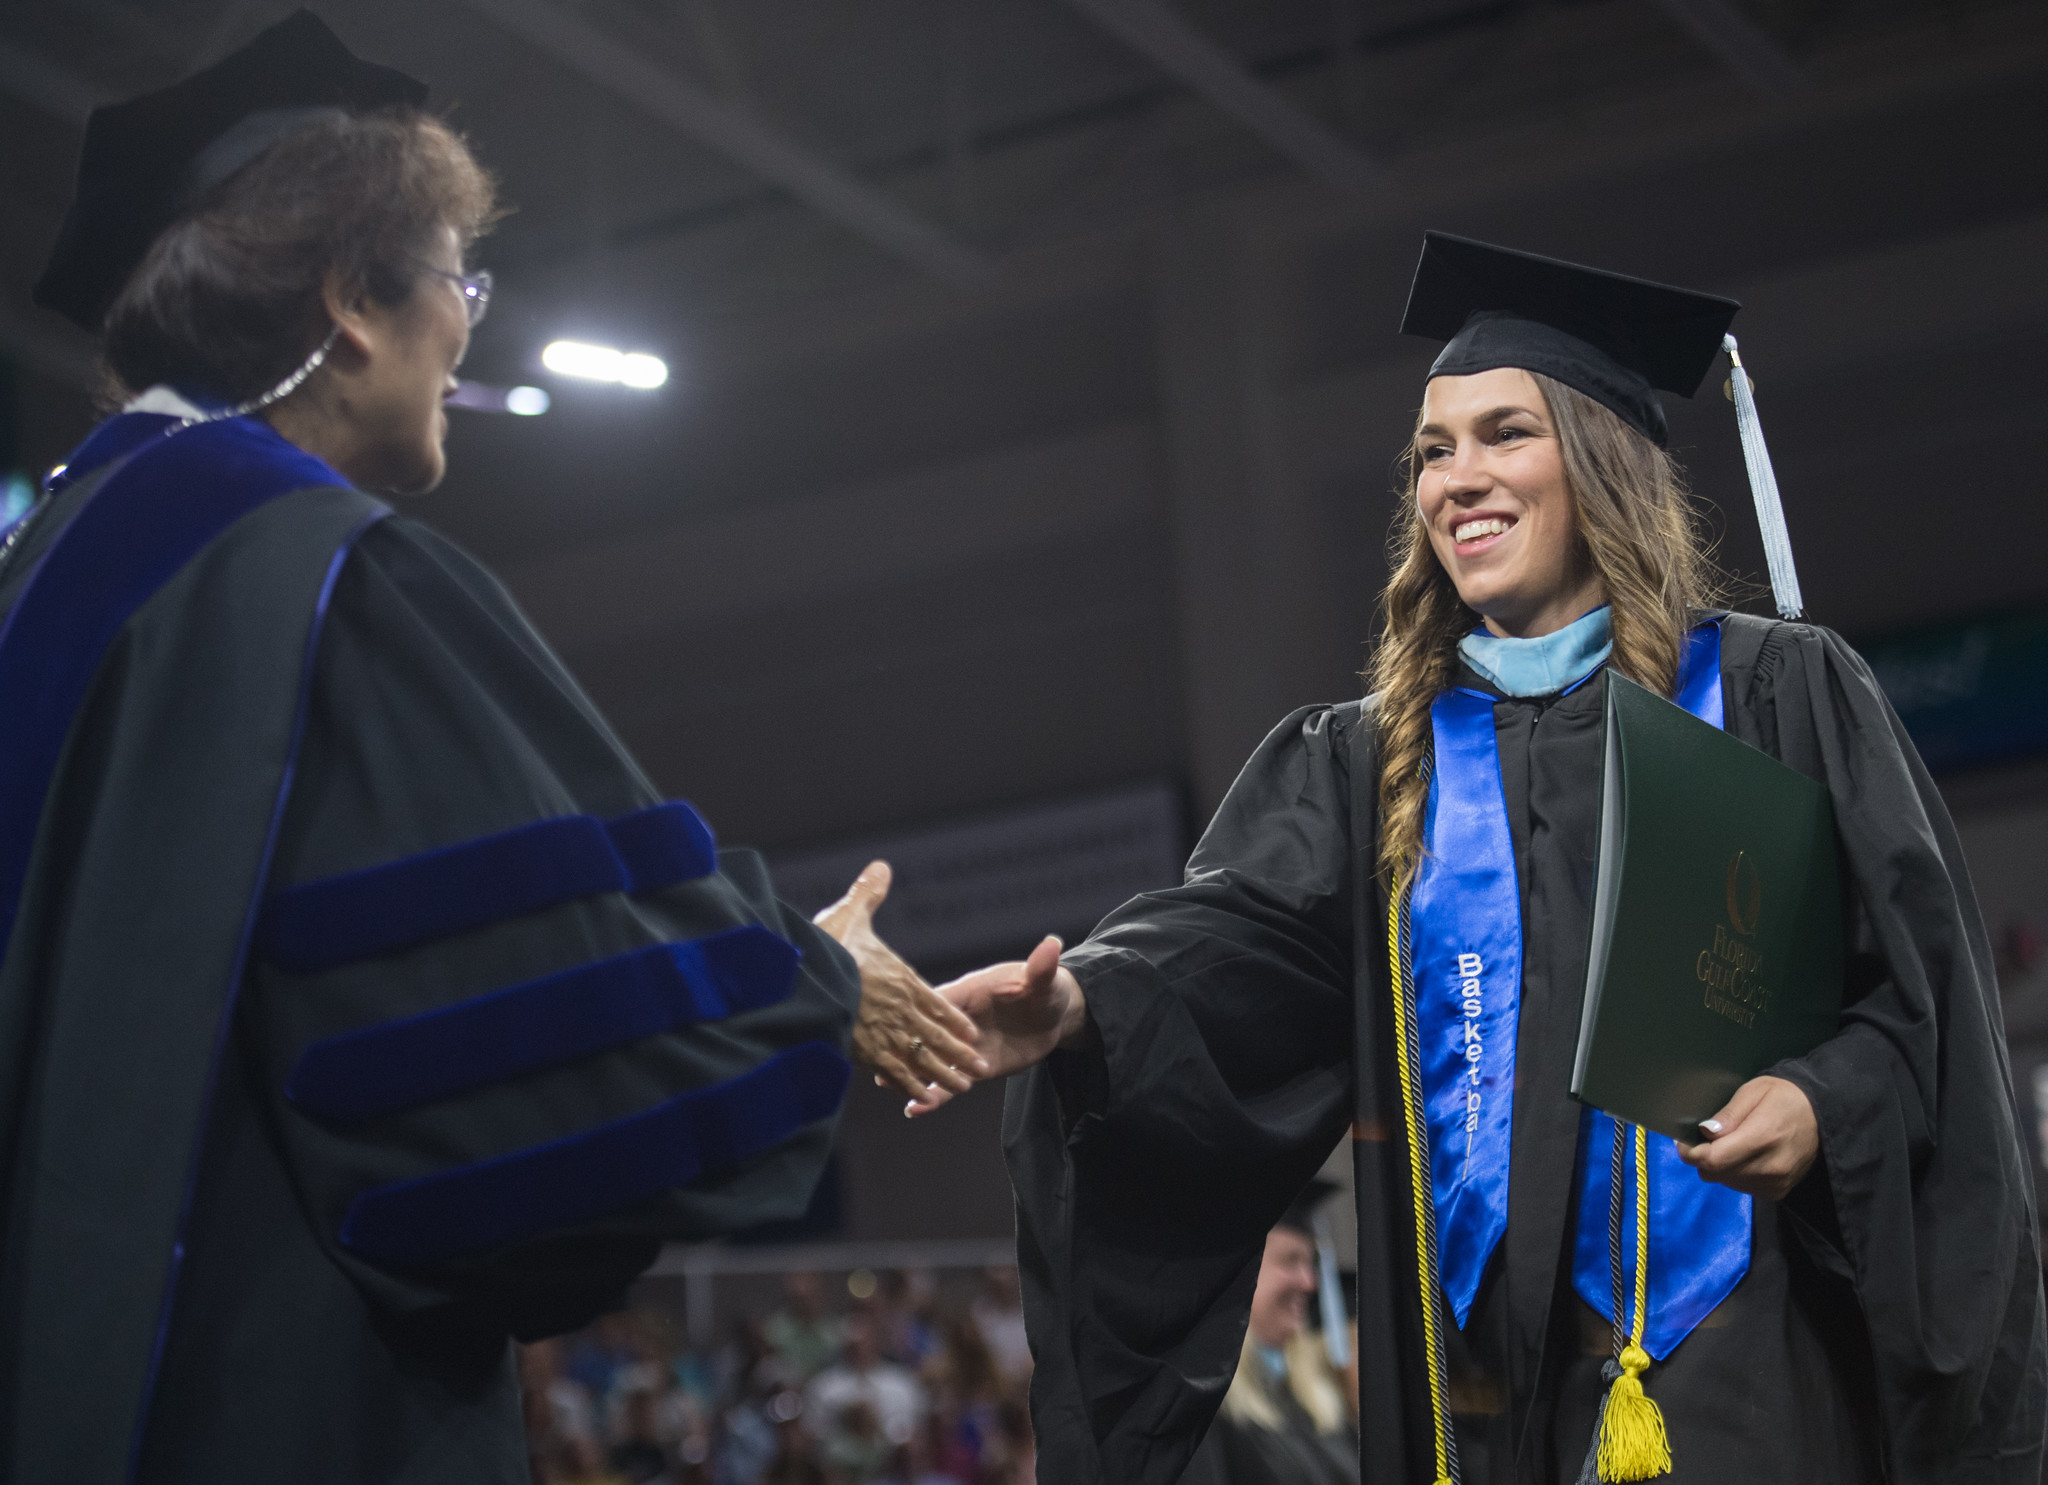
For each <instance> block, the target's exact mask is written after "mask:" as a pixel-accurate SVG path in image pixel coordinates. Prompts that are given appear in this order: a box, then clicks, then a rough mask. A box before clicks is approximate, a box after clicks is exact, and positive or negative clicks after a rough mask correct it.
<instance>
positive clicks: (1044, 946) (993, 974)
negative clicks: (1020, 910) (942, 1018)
mask: <svg viewBox="0 0 2048 1485" xmlns="http://www.w3.org/2000/svg"><path fill="white" fill-rule="evenodd" d="M1063 947H1064V946H1063V945H1062V944H1061V943H1060V941H1059V940H1058V939H1056V938H1053V937H1050V936H1048V937H1046V938H1045V939H1044V940H1043V941H1041V942H1040V943H1039V945H1038V947H1037V948H1035V949H1033V950H1032V951H1031V955H1030V957H1029V958H1027V959H1012V960H1010V961H1008V962H1007V963H1003V964H991V965H990V966H989V967H988V968H987V969H977V970H975V971H974V972H973V973H972V974H966V975H962V976H961V977H960V978H959V979H957V980H954V981H952V982H951V983H950V984H945V985H941V986H939V994H941V995H943V996H944V997H945V998H946V999H947V1000H949V1001H951V1002H952V1003H953V1005H954V1006H955V1007H956V1008H958V1009H959V1010H962V1011H964V1012H966V1013H967V1017H968V1019H969V1020H971V1021H972V1022H973V1023H974V1029H975V1030H976V1032H978V1033H979V1035H978V1036H977V1038H976V1040H975V1044H974V1045H975V1050H976V1051H978V1052H979V1053H980V1054H981V1060H982V1062H983V1063H984V1064H986V1066H987V1071H985V1072H983V1073H982V1074H981V1075H980V1076H981V1077H983V1078H1000V1077H1007V1076H1008V1075H1009V1074H1011V1073H1013V1072H1022V1071H1023V1070H1024V1069H1025V1068H1027V1067H1030V1066H1031V1065H1032V1064H1033V1063H1035V1062H1038V1061H1040V1060H1041V1059H1043V1058H1044V1057H1045V1055H1046V1054H1047V1053H1049V1052H1051V1051H1052V1050H1053V1049H1054V1048H1055V1047H1060V1046H1068V1045H1071V1044H1072V1043H1074V1042H1075V1041H1077V1040H1078V1039H1079V1038H1080V1036H1081V1034H1082V1033H1083V1032H1084V1031H1085V1030H1086V1029H1087V1026H1088V1001H1087V998H1086V997H1085V996H1084V995H1082V993H1081V982H1080V981H1079V980H1077V979H1075V978H1074V976H1073V973H1072V972H1071V971H1070V970H1065V969H1062V968H1061V967H1060V950H1061V949H1062V948H1063ZM934 1106H936V1105H934ZM907 1112H909V1113H911V1114H920V1113H925V1112H928V1110H926V1109H923V1108H912V1109H910V1110H908V1111H907Z"/></svg>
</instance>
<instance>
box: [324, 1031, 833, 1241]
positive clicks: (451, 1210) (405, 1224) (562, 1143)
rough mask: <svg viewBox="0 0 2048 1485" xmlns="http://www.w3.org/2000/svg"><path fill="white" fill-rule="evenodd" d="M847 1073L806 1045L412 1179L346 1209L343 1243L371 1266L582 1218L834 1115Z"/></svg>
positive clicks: (821, 1049) (827, 1052)
mask: <svg viewBox="0 0 2048 1485" xmlns="http://www.w3.org/2000/svg"><path fill="white" fill-rule="evenodd" d="M850 1072H851V1069H850V1068H849V1067H848V1066H847V1064H846V1060H845V1059H844V1058H843V1057H841V1056H840V1055H839V1053H838V1052H837V1051H835V1050H834V1049H833V1048H832V1047H830V1046H828V1045H826V1044H825V1043H824V1042H805V1043H803V1044H802V1045H801V1046H796V1047H791V1048H790V1049H789V1050H787V1051H785V1052H781V1053H778V1054H777V1055H776V1056H774V1057H771V1058H770V1059H768V1061H766V1062H764V1063H762V1064H761V1065H760V1066H759V1067H757V1068H755V1069H754V1070H753V1071H751V1072H749V1073H746V1074H744V1075H742V1076H740V1077H737V1078H734V1079H732V1080H731V1081H729V1082H724V1083H714V1084H713V1085H711V1086H710V1087H708V1088H700V1089H697V1090H696V1091H695V1092H692V1093H685V1094H682V1095H681V1096H679V1097H676V1098H672V1099H669V1100H668V1101H667V1102H665V1103H661V1104H657V1105H656V1106H655V1107H654V1108H651V1109H649V1110H647V1111H646V1112H645V1113H641V1114H634V1115H632V1116H631V1117H629V1118H625V1119H619V1120H616V1121H614V1122H613V1123H610V1124H605V1125H601V1126H599V1127H598V1128H596V1129H593V1130H589V1131H587V1132H585V1133H583V1134H577V1135H571V1136H569V1137H568V1138H566V1139H559V1140H554V1141H551V1142H550V1143H548V1144H544V1145H536V1146H534V1147H533V1148H531V1149H527V1150H521V1151H519V1152H517V1153H516V1154H512V1155H506V1156H502V1157H500V1158H499V1159H496V1160H486V1161H481V1162H479V1163H477V1164H475V1165H465V1166H461V1167H458V1168H457V1169H455V1170H450V1171H444V1172H442V1173H440V1174H438V1175H432V1176H425V1177H422V1178H420V1179H419V1180H414V1181H401V1182H397V1183H395V1184H393V1185H389V1186H377V1187H373V1188H372V1189H370V1190H368V1191H366V1192H364V1193H363V1194H362V1195H361V1196H359V1197H357V1198H356V1199H355V1201H354V1202H353V1203H352V1204H351V1205H350V1207H349V1210H348V1215H347V1216H346V1217H345V1218H343V1220H342V1224H341V1242H342V1245H343V1246H344V1247H346V1248H348V1249H350V1250H351V1251H352V1252H355V1253H359V1254H361V1255H362V1256H363V1257H365V1258H369V1259H373V1260H375V1261H377V1262H380V1263H388V1264H394V1265H409V1264H421V1263H432V1262H435V1261H437V1260H440V1259H446V1258H453V1257H456V1256H457V1255H460V1254H465V1253H475V1252H478V1251H481V1250H483V1249H487V1248H494V1247H498V1246H500V1245H502V1244H505V1243H512V1242H517V1241H519V1240H520V1239H522V1238H529V1237H534V1236H537V1235H539V1234H541V1233H545V1232H551V1231H555V1230H558V1229H560V1228H564V1227H570V1226H574V1225H575V1224H577V1223H579V1222H587V1221H589V1220H591V1219H592V1218H594V1217H601V1216H603V1215H604V1214H605V1213H607V1212H614V1211H617V1210H619V1209H620V1208H621V1207H627V1206H631V1205H632V1204H633V1203H635V1202H639V1201H645V1200H647V1199H648V1198H649V1197H653V1196H658V1195H660V1194H661V1193H662V1192H664V1191H670V1190H673V1189H675V1188H676V1187H679V1186H686V1185H688V1184H689V1183H690V1182H692V1181H694V1180H696V1179H697V1178H698V1177H700V1176H702V1175H705V1174H708V1173H710V1172H714V1171H717V1170H721V1169H725V1168H728V1167H731V1166H735V1165H738V1164H740V1163H742V1162H743V1161H746V1160H750V1159H752V1158H753V1157H755V1156H757V1155H762V1154H765V1153H767V1152H768V1151H769V1150H772V1149H774V1148H775V1147H776V1146H777V1145H779V1144H781V1143H782V1142H783V1141H784V1140H786V1139H788V1138H789V1137H790V1136H791V1135H793V1134H795V1133H796V1132H797V1131H798V1130H800V1129H802V1128H803V1127H804V1126H805V1125H806V1124H812V1123H815V1122H817V1121H818V1120H820V1119H823V1118H825V1117H826V1116H827V1115H829V1114H831V1113H832V1111H833V1110H834V1109H836V1108H838V1107H839V1101H840V1099H841V1098H842V1097H844V1096H845V1093H846V1082H847V1077H848V1075H849V1073H850Z"/></svg>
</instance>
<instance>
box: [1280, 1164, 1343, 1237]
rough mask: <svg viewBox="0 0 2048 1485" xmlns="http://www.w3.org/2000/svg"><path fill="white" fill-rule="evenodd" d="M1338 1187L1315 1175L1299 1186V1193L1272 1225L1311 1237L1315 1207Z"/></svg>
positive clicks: (1313, 1230)
mask: <svg viewBox="0 0 2048 1485" xmlns="http://www.w3.org/2000/svg"><path fill="white" fill-rule="evenodd" d="M1338 1189H1339V1188H1338V1185H1337V1183H1336V1182H1335V1181H1326V1180H1324V1179H1323V1178H1322V1177H1321V1176H1317V1177H1316V1178H1315V1179H1313V1180H1311V1181H1310V1182H1309V1183H1308V1184H1307V1185H1306V1186H1304V1187H1302V1188H1301V1195H1299V1196H1297V1197H1295V1198H1294V1200H1293V1201H1292V1202H1291V1203H1289V1204H1288V1207H1287V1210H1286V1211H1284V1212H1282V1213H1281V1214H1280V1220H1279V1221H1278V1222H1275V1223H1274V1224H1273V1225H1274V1226H1275V1227H1286V1228H1291V1229H1293V1230H1294V1231H1295V1232H1299V1233H1304V1234H1306V1235H1307V1236H1308V1237H1311V1238H1313V1237H1314V1236H1315V1235H1316V1208H1317V1207H1319V1206H1321V1205H1322V1204H1323V1203H1324V1202H1325V1201H1327V1200H1328V1199H1329V1198H1330V1197H1331V1196H1332V1195H1334V1194H1335V1193H1336V1192H1337V1190H1338Z"/></svg>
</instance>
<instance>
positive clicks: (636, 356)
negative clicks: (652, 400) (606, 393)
mask: <svg viewBox="0 0 2048 1485" xmlns="http://www.w3.org/2000/svg"><path fill="white" fill-rule="evenodd" d="M619 380H620V381H622V382H624V383H625V384H626V385H627V386H629V387H639V388H641V389H642V390H649V389H652V388H654V387H658V386H660V385H661V384H662V383H663V382H665V381H667V380H668V363H667V362H666V361H664V360H662V359H661V357H659V356H648V355H643V354H642V353H640V352H638V351H628V352H627V353H626V354H625V355H623V356H621V357H619Z"/></svg>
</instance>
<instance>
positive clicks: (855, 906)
mask: <svg viewBox="0 0 2048 1485" xmlns="http://www.w3.org/2000/svg"><path fill="white" fill-rule="evenodd" d="M889 882H890V873H889V863H888V862H886V861H871V862H869V863H868V866H867V869H866V870H865V871H863V872H862V873H861V874H860V875H859V876H857V877H855V878H854V879H853V885H852V886H851V887H849V888H847V889H846V895H845V896H844V897H842V898H840V899H839V901H837V902H835V903H833V904H832V906H830V907H828V908H826V909H825V911H823V912H822V913H820V914H818V916H817V917H816V918H815V919H813V920H812V921H813V922H815V923H816V924H817V925H818V926H819V927H820V928H822V929H824V930H825V932H827V933H829V934H831V935H832V937H834V938H836V939H837V940H839V942H840V944H841V946H842V947H844V948H845V950H846V952H847V953H849V954H851V955H852V956H853V959H854V963H856V964H857V965H859V966H860V1018H859V1020H857V1021H856V1022H855V1023H854V1027H853V1055H854V1056H855V1057H856V1058H858V1059H859V1060H860V1061H861V1062H863V1063H866V1064H867V1065H868V1066H869V1067H872V1068H874V1069H875V1072H876V1078H875V1081H876V1082H877V1083H881V1082H884V1081H885V1080H886V1081H887V1082H891V1083H894V1084H896V1086H897V1087H899V1088H901V1089H902V1090H903V1091H904V1092H905V1093H908V1094H909V1095H910V1107H909V1108H908V1109H906V1110H905V1111H904V1112H906V1113H928V1112H930V1111H931V1110H932V1109H935V1108H937V1107H938V1106H939V1105H940V1104H942V1103H944V1102H946V1100H947V1099H949V1098H951V1097H952V1096H953V1094H955V1093H965V1092H966V1091H967V1090H968V1089H969V1088H972V1087H973V1086H974V1082H975V1079H976V1077H979V1076H986V1069H987V1064H986V1063H985V1062H984V1061H983V1060H982V1058H981V1056H980V1055H979V1054H978V1053H977V1052H976V1051H975V1048H974V1041H975V1036H976V1032H975V1028H974V1023H973V1022H972V1021H971V1020H969V1019H968V1017H967V1016H966V1015H964V1014H962V1013H961V1012H960V1011H958V1010H956V1009H955V1008H954V1007H953V1006H952V1004H951V1003H950V1002H948V1001H947V1000H946V999H945V998H944V997H943V996H941V995H940V994H939V993H938V992H937V991H936V990H934V989H932V987H931V986H929V985H927V984H926V983H925V982H924V978H923V977H922V976H921V975H919V974H918V972H917V971H916V970H914V969H912V968H911V967H910V966H909V965H908V964H906V963H904V962H903V959H902V958H901V957H900V956H899V955H898V954H897V953H896V951H895V950H894V949H892V948H890V947H889V946H888V945H887V944H885V943H883V942H882V940H881V938H880V936H879V935H877V934H876V932H875V909H876V908H878V907H880V906H881V905H882V902H883V899H885V898H886V897H888V895H889Z"/></svg>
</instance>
